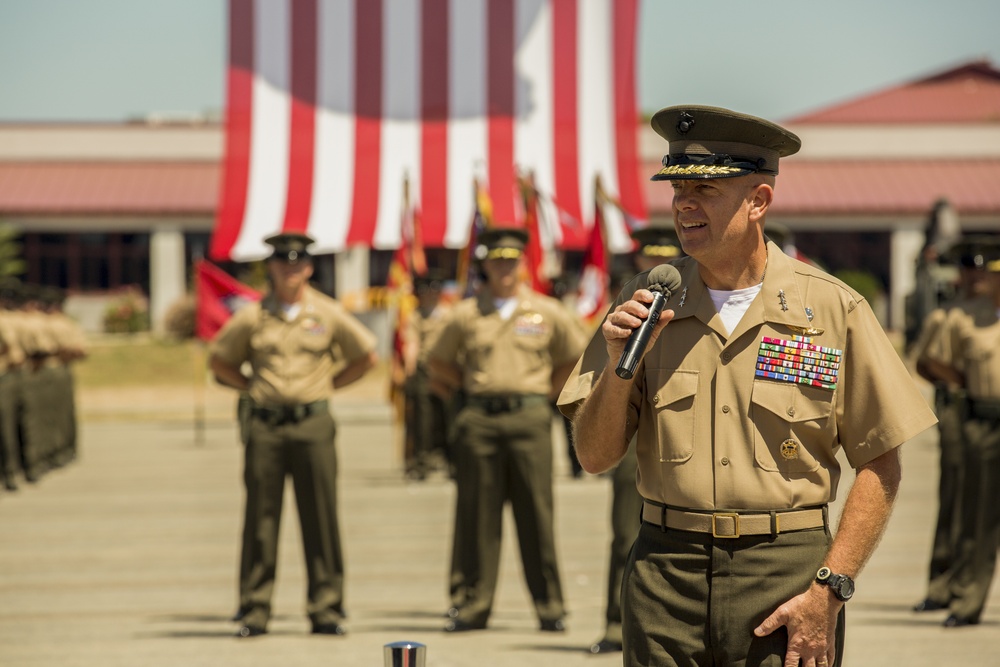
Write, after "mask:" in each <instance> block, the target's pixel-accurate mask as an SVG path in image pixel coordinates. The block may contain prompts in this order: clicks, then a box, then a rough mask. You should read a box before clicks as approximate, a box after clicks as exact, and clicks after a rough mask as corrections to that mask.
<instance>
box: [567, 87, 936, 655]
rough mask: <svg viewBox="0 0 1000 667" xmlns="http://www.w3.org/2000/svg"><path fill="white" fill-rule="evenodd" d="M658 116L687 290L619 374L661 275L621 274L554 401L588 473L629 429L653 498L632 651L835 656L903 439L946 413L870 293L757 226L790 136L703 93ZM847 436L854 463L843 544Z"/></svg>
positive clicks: (631, 586)
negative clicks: (594, 349)
mask: <svg viewBox="0 0 1000 667" xmlns="http://www.w3.org/2000/svg"><path fill="white" fill-rule="evenodd" d="M652 126H653V129H655V130H656V131H657V132H658V133H659V134H660V135H661V136H662V137H664V138H665V139H666V140H667V141H668V142H669V149H668V150H669V154H668V155H667V156H666V157H665V158H664V160H663V168H662V169H661V170H660V171H659V172H658V173H657V174H656V175H655V176H654V177H653V178H654V180H667V181H670V183H671V185H672V187H673V188H674V196H673V203H672V211H673V219H674V229H675V231H676V232H677V235H678V237H679V239H680V242H681V246H682V248H683V249H684V252H686V253H687V254H688V255H689V257H686V258H683V259H680V260H677V261H676V262H675V265H676V268H677V269H678V270H679V273H680V278H681V282H680V287H679V288H677V289H676V290H672V294H670V295H669V297H668V298H667V300H666V305H665V307H664V309H663V311H662V315H661V316H660V318H659V322H658V323H657V324H656V325H655V327H653V331H652V336H651V338H650V339H649V343H648V345H647V346H646V347H645V349H644V352H645V356H643V357H642V358H641V360H640V361H639V363H638V366H637V367H636V368H635V370H634V375H632V376H631V377H629V373H628V372H627V371H628V369H624V371H625V372H623V375H624V376H625V377H622V376H619V375H618V373H617V372H616V371H618V368H617V364H618V361H619V359H620V357H621V356H622V352H623V350H624V349H625V344H626V341H627V340H628V338H629V337H630V335H631V334H632V332H633V330H634V329H636V328H637V327H639V326H640V325H641V324H642V323H643V321H644V320H645V319H646V318H647V317H648V316H649V314H650V311H649V308H648V307H647V306H648V304H651V303H652V302H653V301H654V295H653V292H652V291H650V290H649V289H647V288H648V287H650V286H652V287H654V288H657V289H660V284H659V281H657V283H656V284H653V285H650V284H649V280H648V279H649V274H640V275H639V276H637V277H636V278H635V279H634V280H633V281H632V282H631V283H630V284H628V285H626V286H625V288H624V289H623V290H622V293H621V294H620V295H619V296H618V299H617V300H616V303H615V304H614V305H613V307H612V309H611V312H610V313H609V315H608V317H607V318H606V319H605V322H604V324H603V325H602V327H601V330H600V332H599V333H597V334H596V336H600V337H602V338H603V339H604V341H605V347H606V349H605V351H604V352H603V353H602V354H596V355H593V356H591V355H584V357H583V358H582V359H581V362H580V364H579V365H578V367H577V368H576V369H575V372H574V375H573V376H571V377H570V378H569V380H568V381H567V383H566V386H565V388H564V390H563V393H562V396H561V397H560V401H559V402H560V405H562V406H563V407H564V410H566V411H567V412H569V413H571V414H574V415H575V419H574V425H575V431H576V443H577V452H578V454H579V457H580V462H581V463H582V464H583V465H584V467H585V468H586V469H587V470H588V471H590V472H600V471H602V470H606V469H608V468H609V467H611V466H613V465H615V464H616V463H617V462H618V461H619V460H620V459H621V458H622V456H624V454H625V452H626V449H627V447H628V444H629V441H630V439H631V438H632V437H633V435H634V436H635V437H636V454H637V457H638V460H639V472H638V476H637V480H638V488H639V493H640V494H641V495H642V497H643V499H644V501H643V510H642V526H641V527H640V529H639V535H638V537H637V538H636V542H635V544H634V546H633V548H632V552H631V554H630V556H629V562H628V565H627V566H626V572H625V582H624V585H623V591H622V623H623V639H624V648H623V653H624V664H625V665H626V666H633V665H636V666H637V665H643V666H650V665H657V666H665V665H741V666H746V667H750V666H756V665H768V666H772V665H773V666H779V665H785V666H786V667H790V666H792V665H799V664H800V661H801V664H802V665H805V666H806V667H825V666H826V665H829V664H839V663H840V661H841V660H842V658H843V651H842V641H843V630H844V605H845V603H846V602H847V600H849V599H850V597H851V595H852V594H853V591H854V583H853V579H854V578H856V577H857V576H858V574H859V573H860V572H861V569H862V566H863V565H864V564H865V562H866V561H867V560H868V558H869V557H870V555H871V553H872V551H873V550H874V549H875V545H876V544H877V543H878V540H879V538H880V536H881V535H882V533H883V531H884V528H885V525H886V523H887V521H888V518H889V514H890V510H891V507H892V503H893V501H894V499H895V496H896V492H897V489H898V485H899V480H900V476H901V472H900V462H899V454H898V447H899V446H900V445H901V444H902V443H903V442H905V441H906V440H908V439H909V438H911V437H913V436H914V435H916V434H918V433H920V432H921V431H923V430H925V429H927V428H928V427H930V426H932V425H933V424H934V421H935V419H934V415H933V413H932V411H931V410H930V408H929V406H928V405H927V403H926V401H925V400H924V398H923V396H922V395H921V394H920V392H919V390H918V388H917V386H916V384H915V383H914V381H913V379H912V378H911V377H910V375H909V373H908V372H907V370H906V368H905V366H904V365H903V363H902V361H901V360H900V359H899V356H898V355H897V354H896V352H895V350H894V349H893V347H892V345H891V344H890V342H889V340H888V339H887V337H886V335H885V333H884V332H883V330H882V327H881V326H880V325H879V323H878V320H876V318H875V315H874V313H873V312H872V310H871V307H870V306H869V304H868V303H867V302H866V301H865V300H864V299H863V297H861V296H860V295H859V294H858V293H857V292H855V291H854V290H852V289H851V288H849V287H848V286H846V285H845V284H843V283H841V282H840V281H838V280H836V279H835V278H833V277H831V276H829V275H828V274H826V273H823V272H822V271H820V270H818V269H816V268H814V267H810V266H808V265H807V264H804V263H802V262H799V261H796V260H792V259H790V258H789V257H788V256H787V255H785V254H784V253H783V252H782V251H781V249H780V248H778V247H777V246H776V245H775V244H774V243H770V242H767V241H766V239H765V237H764V231H765V217H766V215H767V212H768V209H769V208H770V205H771V203H772V201H773V198H774V184H775V176H776V175H777V172H778V159H779V157H784V156H788V155H791V154H793V153H795V152H797V151H798V149H799V146H800V142H799V139H798V137H796V136H795V135H794V134H792V133H791V132H788V131H787V130H785V129H784V128H782V127H780V126H778V125H775V124H773V123H770V122H768V121H765V120H762V119H759V118H755V117H752V116H747V115H745V114H741V113H736V112H733V111H729V110H726V109H719V108H714V107H702V106H676V107H669V108H666V109H663V110H661V111H659V112H657V113H656V114H655V115H654V116H653V119H652ZM665 268H666V267H665ZM656 271H659V269H657V270H656ZM656 271H654V273H655V272H656ZM626 378H628V379H626ZM841 449H843V450H844V454H846V457H847V459H848V461H849V462H850V464H851V465H852V466H853V467H854V468H856V470H857V477H856V481H855V482H854V485H853V487H852V488H851V491H850V493H849V495H848V497H847V499H846V503H845V506H844V510H843V515H842V518H841V521H840V525H839V527H838V530H837V533H836V537H834V538H831V534H830V530H829V526H828V520H827V519H828V510H827V504H828V503H829V502H830V501H832V500H834V499H835V497H836V492H837V485H838V482H839V480H840V465H839V463H838V460H837V453H838V452H839V451H840V450H841Z"/></svg>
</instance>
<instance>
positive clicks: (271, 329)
mask: <svg viewBox="0 0 1000 667" xmlns="http://www.w3.org/2000/svg"><path fill="white" fill-rule="evenodd" d="M299 305H300V306H301V308H300V310H299V312H298V314H297V315H296V316H295V318H294V319H292V320H287V321H286V320H285V317H284V314H283V313H282V311H281V308H280V306H279V304H278V301H277V299H276V298H275V297H274V295H273V294H269V295H267V296H266V297H265V298H264V299H263V300H262V301H260V302H255V303H251V304H247V305H246V306H244V307H243V308H241V309H239V310H238V311H236V313H235V314H234V315H233V316H232V317H231V318H230V319H229V321H228V322H226V324H225V326H223V327H222V329H221V330H220V331H219V333H218V334H217V335H216V337H215V340H213V341H212V344H211V348H210V349H211V353H212V354H215V355H217V356H218V358H219V359H221V360H222V361H223V362H225V363H227V364H230V365H232V366H235V367H237V368H238V367H240V366H241V365H242V364H243V362H245V361H249V362H250V367H251V369H252V374H251V376H250V388H249V394H250V398H252V399H253V400H254V402H255V403H257V404H258V405H264V406H276V405H294V404H305V403H312V402H314V401H318V400H322V399H325V398H329V397H330V395H331V394H332V393H333V378H334V376H335V375H336V372H337V369H338V367H339V366H338V362H339V361H340V360H343V361H344V362H346V363H348V364H350V363H353V362H354V361H357V360H358V359H360V358H362V357H364V356H366V355H368V354H369V353H370V352H371V351H372V350H374V349H375V342H376V341H375V336H374V335H373V334H372V333H371V332H370V331H369V330H368V329H366V328H365V326H364V325H363V324H362V323H361V322H360V321H358V319H357V318H355V317H354V316H353V315H351V314H350V313H349V312H348V311H347V310H346V309H345V308H344V307H343V306H342V305H341V304H340V303H338V302H337V301H334V300H333V299H331V298H330V297H328V296H326V295H325V294H322V293H321V292H318V291H316V290H314V289H313V288H311V287H307V288H306V291H305V295H304V296H303V298H302V300H301V301H300V302H299Z"/></svg>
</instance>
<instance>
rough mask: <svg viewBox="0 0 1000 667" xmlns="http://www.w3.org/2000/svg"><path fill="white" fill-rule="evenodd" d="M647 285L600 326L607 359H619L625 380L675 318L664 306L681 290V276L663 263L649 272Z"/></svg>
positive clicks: (618, 373)
mask: <svg viewBox="0 0 1000 667" xmlns="http://www.w3.org/2000/svg"><path fill="white" fill-rule="evenodd" d="M647 282H648V287H647V288H646V289H639V290H636V291H635V294H633V295H632V299H631V300H630V301H626V302H625V303H623V304H621V305H620V306H618V307H617V308H615V310H614V311H613V312H611V313H610V314H609V315H608V317H607V318H605V320H604V324H603V325H602V327H601V330H602V333H603V334H604V339H605V340H606V341H607V344H608V356H609V357H610V358H611V359H614V358H615V357H618V358H619V361H618V366H617V368H615V374H616V375H617V376H618V377H620V378H622V379H624V380H631V379H632V377H633V376H634V375H635V369H636V367H637V366H638V365H639V361H640V360H641V359H642V355H643V354H644V353H645V351H646V348H647V347H648V346H650V345H652V344H653V342H654V341H655V340H656V339H657V338H658V337H659V335H660V332H661V331H663V327H665V326H666V325H667V323H668V322H670V320H672V319H673V317H674V311H673V310H667V311H664V310H663V305H664V304H665V303H666V302H667V301H668V300H669V299H670V296H671V295H672V294H673V293H674V292H675V291H676V290H677V288H678V287H680V284H681V275H680V273H679V272H678V271H677V269H676V268H674V267H673V266H671V265H670V264H661V265H659V266H657V267H655V268H654V269H652V270H651V271H650V272H649V277H648V281H647Z"/></svg>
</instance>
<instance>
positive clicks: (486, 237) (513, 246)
mask: <svg viewBox="0 0 1000 667" xmlns="http://www.w3.org/2000/svg"><path fill="white" fill-rule="evenodd" d="M527 243H528V232H527V230H524V229H518V228H516V227H490V228H489V229H486V230H484V231H482V232H480V233H479V238H478V239H477V240H476V259H478V260H484V259H517V258H519V257H520V256H521V255H523V254H524V246H525V245H527Z"/></svg>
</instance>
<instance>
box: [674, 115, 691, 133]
mask: <svg viewBox="0 0 1000 667" xmlns="http://www.w3.org/2000/svg"><path fill="white" fill-rule="evenodd" d="M692 127H694V116H692V115H691V114H689V113H688V112H687V111H685V112H683V113H681V117H680V119H679V120H678V121H677V131H678V132H680V133H681V134H687V133H688V131H690V129H691V128H692Z"/></svg>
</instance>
